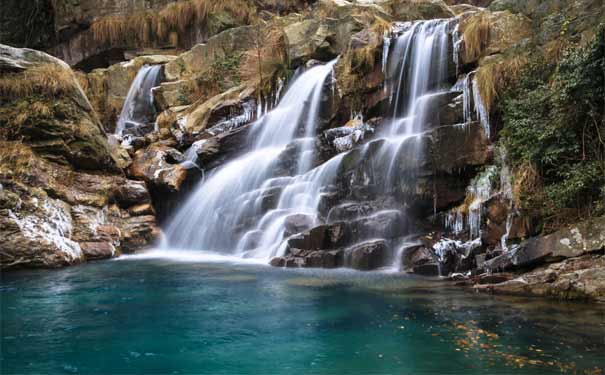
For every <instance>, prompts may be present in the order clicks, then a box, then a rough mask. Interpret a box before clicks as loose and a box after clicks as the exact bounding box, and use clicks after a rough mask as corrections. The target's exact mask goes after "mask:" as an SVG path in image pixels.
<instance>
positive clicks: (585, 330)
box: [0, 254, 605, 374]
mask: <svg viewBox="0 0 605 375" xmlns="http://www.w3.org/2000/svg"><path fill="white" fill-rule="evenodd" d="M0 301H1V312H2V323H1V329H2V338H1V339H2V341H1V345H2V348H1V358H0V361H1V362H0V366H1V368H0V370H1V371H0V372H2V373H3V374H10V373H94V374H110V373H111V374H113V373H208V374H235V373H237V374H294V373H317V374H345V373H372V374H376V373H380V374H383V373H384V374H483V373H491V374H497V373H500V374H509V373H511V372H514V373H519V374H550V373H561V371H563V372H564V373H591V374H592V373H596V374H598V373H599V372H598V371H601V370H600V369H602V368H604V367H605V363H604V361H605V359H604V358H603V353H605V342H604V340H605V318H604V317H605V315H604V314H605V311H604V309H603V308H600V307H598V306H594V305H582V304H562V303H555V302H548V301H544V300H541V299H520V298H516V299H511V298H501V297H491V296H485V295H475V294H473V293H468V292H464V291H461V290H459V289H454V288H450V287H447V286H446V285H444V284H443V283H439V282H435V281H427V280H423V279H417V278H413V277H409V276H403V275H397V274H389V273H382V274H380V273H361V272H355V271H323V270H322V271H320V270H281V269H273V268H270V267H267V266H264V265H259V264H238V263H234V262H231V261H230V260H229V259H221V258H208V257H198V258H196V257H189V256H188V255H186V254H185V255H184V256H183V254H181V257H180V258H179V257H175V258H172V259H167V258H163V257H159V258H156V257H154V256H142V257H141V256H139V257H131V258H126V259H121V260H114V261H107V262H100V263H90V264H85V265H82V266H77V267H71V268H66V269H62V270H57V271H21V272H12V273H3V274H2V283H1V287H0Z"/></svg>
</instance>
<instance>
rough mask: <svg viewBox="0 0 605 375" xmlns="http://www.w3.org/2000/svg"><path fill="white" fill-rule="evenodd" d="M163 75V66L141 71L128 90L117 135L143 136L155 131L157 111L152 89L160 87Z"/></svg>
mask: <svg viewBox="0 0 605 375" xmlns="http://www.w3.org/2000/svg"><path fill="white" fill-rule="evenodd" d="M161 73H162V66H161V65H152V66H149V65H145V66H143V67H142V68H141V69H140V70H139V72H138V73H137V76H136V77H135V79H134V81H133V82H132V85H131V86H130V89H129V90H128V95H127V96H126V101H125V102H124V106H123V107H122V112H121V113H120V117H119V119H118V123H117V126H116V132H115V134H116V135H118V136H122V135H126V134H132V135H135V136H141V135H144V134H146V133H148V132H150V131H152V130H153V129H154V127H155V124H154V121H155V116H156V109H155V104H154V100H153V91H152V89H153V88H154V87H157V86H159V85H160V83H161V79H162V74H161Z"/></svg>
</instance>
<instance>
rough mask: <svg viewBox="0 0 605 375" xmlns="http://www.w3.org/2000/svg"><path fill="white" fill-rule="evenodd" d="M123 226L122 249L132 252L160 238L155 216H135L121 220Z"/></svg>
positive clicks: (125, 251)
mask: <svg viewBox="0 0 605 375" xmlns="http://www.w3.org/2000/svg"><path fill="white" fill-rule="evenodd" d="M120 224H121V228H122V238H121V249H122V252H123V253H126V254H130V253H134V252H136V251H138V250H141V249H144V248H146V247H147V246H150V245H151V244H152V242H153V241H155V240H156V239H157V238H159V228H158V227H157V226H156V220H155V216H151V215H147V216H135V217H131V218H126V219H121V220H120Z"/></svg>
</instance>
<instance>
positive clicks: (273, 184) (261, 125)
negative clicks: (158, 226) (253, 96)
mask: <svg viewBox="0 0 605 375" xmlns="http://www.w3.org/2000/svg"><path fill="white" fill-rule="evenodd" d="M335 63H336V60H334V61H332V62H330V63H328V64H326V65H323V66H316V67H313V68H311V69H309V70H308V71H306V72H305V73H303V74H302V75H300V77H299V78H298V79H296V81H294V82H293V84H292V86H291V87H290V88H289V89H288V91H287V92H286V94H285V96H284V97H283V99H282V100H281V101H280V103H279V105H278V106H277V108H275V109H274V110H273V111H271V112H269V113H267V114H266V115H265V116H263V117H262V118H261V119H259V120H258V121H257V122H256V123H255V124H253V126H252V130H251V132H250V134H249V136H248V139H249V141H250V143H251V144H252V149H251V151H250V152H248V153H247V154H245V155H244V156H242V157H240V158H238V159H236V160H233V161H232V162H230V163H228V164H226V165H225V166H223V167H220V168H219V169H218V170H216V171H215V172H214V173H213V174H212V175H210V176H209V177H208V178H207V180H205V181H203V182H201V183H200V186H199V187H198V188H197V190H196V191H195V192H194V193H193V195H192V196H191V197H190V198H189V199H188V201H187V202H186V203H185V205H184V206H183V207H182V209H180V210H179V212H178V213H177V215H176V216H175V218H174V219H173V220H172V221H171V223H170V224H169V226H168V227H167V229H166V231H165V235H166V240H165V241H164V243H165V246H167V247H171V248H180V249H201V250H207V251H216V252H221V253H234V252H237V253H238V254H239V255H241V256H254V257H258V258H268V257H270V256H272V255H274V254H276V252H277V249H278V248H279V246H280V243H281V242H282V240H283V234H284V230H285V228H284V225H283V223H284V221H285V219H286V217H287V216H289V215H290V214H293V213H305V212H312V211H315V210H316V208H315V207H314V205H316V200H317V196H318V195H319V193H320V192H319V189H320V188H321V186H323V185H324V183H323V179H325V178H331V177H333V175H334V174H335V171H334V170H332V169H331V168H330V166H331V165H332V164H334V163H326V164H325V165H324V166H322V167H321V168H318V169H316V170H313V171H310V172H307V170H308V168H309V167H310V164H311V162H310V161H311V160H312V150H313V147H314V144H313V142H312V138H311V137H313V136H314V135H315V128H316V126H317V123H318V120H319V110H320V103H321V101H322V93H323V88H324V85H325V82H326V80H327V78H328V77H329V76H330V75H331V74H332V67H333V66H334V64H335ZM301 130H303V131H301ZM301 136H302V137H301ZM292 145H294V146H295V148H296V149H297V150H298V154H299V155H300V157H297V158H296V160H295V161H294V165H293V166H292V168H290V169H291V170H290V173H283V169H284V168H281V167H282V165H280V163H282V164H283V160H284V159H285V158H287V157H288V156H291V155H289V154H288V153H291V152H293V150H292V149H291V148H289V147H291V146H292Z"/></svg>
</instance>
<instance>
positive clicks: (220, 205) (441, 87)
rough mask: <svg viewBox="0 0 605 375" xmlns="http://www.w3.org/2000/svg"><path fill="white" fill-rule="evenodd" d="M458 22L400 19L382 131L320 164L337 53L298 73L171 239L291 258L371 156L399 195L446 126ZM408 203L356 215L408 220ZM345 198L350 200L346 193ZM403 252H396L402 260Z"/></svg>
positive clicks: (176, 245) (206, 184)
mask: <svg viewBox="0 0 605 375" xmlns="http://www.w3.org/2000/svg"><path fill="white" fill-rule="evenodd" d="M455 23H456V21H455V20H450V19H446V20H433V21H420V22H414V23H405V24H399V25H398V26H397V27H396V29H395V30H394V33H393V36H392V40H391V39H389V42H388V43H387V47H385V54H386V56H384V65H383V69H384V70H385V74H386V84H385V90H386V92H387V93H388V95H389V98H390V100H389V105H388V108H387V109H386V110H385V115H384V118H385V120H383V123H382V124H381V125H380V128H379V129H378V131H377V132H376V136H375V139H374V140H371V141H369V142H368V143H366V144H365V145H362V146H359V147H357V148H355V149H353V150H351V151H349V152H345V153H340V154H338V155H337V156H335V157H334V158H332V159H330V160H328V161H327V162H325V163H323V164H322V165H320V166H319V167H316V168H315V169H311V168H312V166H313V164H314V161H315V159H316V155H314V150H315V137H316V129H317V124H318V121H319V113H320V107H321V105H322V102H323V101H324V100H325V97H326V95H329V94H330V93H329V92H328V91H329V90H327V89H326V86H327V84H328V81H329V77H330V76H331V75H332V74H333V67H334V65H335V64H336V63H337V61H332V62H330V63H328V64H326V65H323V66H316V67H313V68H311V69H309V70H308V71H306V72H304V73H302V74H301V75H299V76H298V77H297V79H296V80H295V81H294V82H293V83H292V85H291V86H290V87H289V89H288V91H287V92H286V94H285V96H284V98H283V99H282V100H281V101H280V103H279V105H278V106H277V107H276V108H275V109H274V110H272V111H270V112H269V113H267V114H266V115H265V116H263V117H262V118H260V119H259V120H258V121H257V122H256V123H254V124H253V125H252V131H251V132H250V133H249V136H248V140H249V144H250V145H251V148H250V151H249V152H247V153H246V154H244V155H243V156H241V157H240V158H237V159H235V160H233V161H231V162H230V163H228V164H226V165H224V166H222V167H220V168H218V169H217V170H215V171H214V172H212V173H211V175H209V176H208V177H207V179H206V180H204V181H202V182H201V183H200V185H199V186H198V188H197V189H196V191H195V192H194V193H193V194H192V195H191V196H190V197H189V199H188V200H187V202H186V203H185V204H184V205H183V206H182V208H181V209H180V210H179V211H178V212H177V214H176V215H175V217H174V218H173V219H172V220H171V221H170V222H169V225H168V226H167V227H166V228H165V238H164V241H163V243H162V247H163V248H164V249H186V250H196V249H197V250H204V251H211V252H218V253H221V254H228V255H236V256H240V257H251V258H259V259H266V260H269V259H271V258H272V257H275V256H283V255H284V254H285V252H286V251H287V245H288V244H287V242H288V239H289V238H292V237H293V236H296V235H298V234H299V233H301V232H302V231H304V230H307V229H310V228H313V227H315V226H317V225H321V224H323V223H326V222H330V221H331V219H330V215H323V216H324V217H322V215H320V213H319V206H320V204H321V200H322V198H323V196H324V195H325V194H326V192H327V191H329V190H330V189H331V188H333V186H332V185H333V184H335V183H336V179H337V178H338V176H339V173H340V172H341V169H342V168H341V164H342V162H343V160H345V159H351V158H359V157H361V158H362V159H363V158H367V159H368V160H370V161H371V169H373V171H374V172H375V174H376V175H380V176H382V177H381V181H379V183H378V184H376V183H375V184H374V187H373V188H374V189H377V190H379V192H374V193H375V194H378V193H379V194H383V195H388V194H392V193H393V190H394V189H397V188H399V186H400V185H402V184H403V183H405V180H406V179H409V178H412V177H411V176H410V175H413V173H400V171H401V168H400V165H401V164H402V163H403V164H408V165H409V167H410V168H408V169H409V170H412V171H413V170H414V169H416V168H417V164H419V162H420V160H421V157H422V153H423V149H422V142H419V141H418V140H419V139H420V137H421V135H422V134H423V132H425V131H426V130H427V129H429V128H430V127H436V126H438V125H439V123H438V120H439V119H438V118H437V119H435V118H433V117H431V115H432V110H433V109H434V106H435V103H438V102H439V98H440V97H441V96H442V95H447V94H448V93H449V92H450V90H451V88H452V86H453V83H452V82H450V77H449V74H448V73H449V70H448V69H449V68H450V66H451V63H452V53H451V47H450V37H451V35H450V34H451V32H452V30H453V26H454V24H455ZM385 38H387V37H386V36H385ZM404 203H405V202H399V203H397V204H395V205H394V207H389V206H386V207H381V209H380V210H373V211H371V212H366V213H364V214H357V215H355V217H353V218H352V219H353V220H359V219H366V220H367V219H371V218H375V217H382V216H381V215H387V216H389V217H396V218H397V224H396V225H397V226H405V222H406V220H404V218H403V217H404V216H405V213H404V212H403V210H402V207H405V204H404ZM340 204H347V199H344V200H342V201H341V202H340ZM376 215H378V216H376ZM325 216H327V217H325ZM397 232H400V228H398V229H397ZM401 232H402V233H401V234H402V236H403V235H404V234H406V233H404V232H403V231H401ZM366 237H370V238H371V237H372V234H371V233H370V234H368V235H367V236H366ZM361 239H364V238H361ZM392 247H397V248H399V247H400V246H392ZM392 253H395V251H392ZM347 257H348V255H345V258H347ZM398 258H400V255H398V256H394V255H393V256H391V259H392V261H393V262H396V261H397V259H398ZM347 263H348V261H346V260H345V265H347Z"/></svg>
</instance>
